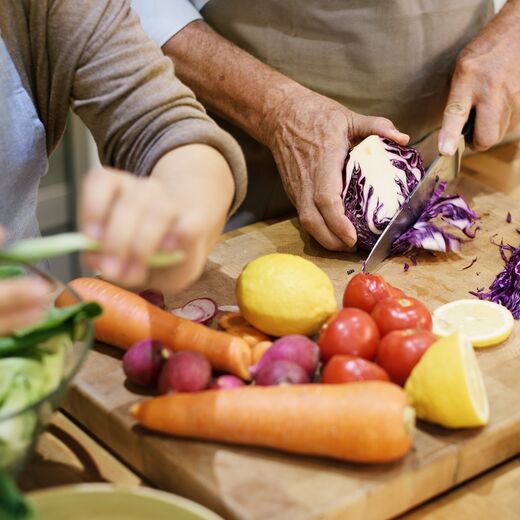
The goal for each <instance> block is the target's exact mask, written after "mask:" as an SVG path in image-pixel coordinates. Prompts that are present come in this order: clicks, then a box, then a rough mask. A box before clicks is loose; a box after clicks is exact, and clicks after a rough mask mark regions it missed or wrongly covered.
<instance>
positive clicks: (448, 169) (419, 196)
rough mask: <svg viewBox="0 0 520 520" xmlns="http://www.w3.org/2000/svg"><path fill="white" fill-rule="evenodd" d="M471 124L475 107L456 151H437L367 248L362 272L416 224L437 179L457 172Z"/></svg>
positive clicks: (372, 268) (469, 139)
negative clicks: (377, 236) (376, 238)
mask: <svg viewBox="0 0 520 520" xmlns="http://www.w3.org/2000/svg"><path fill="white" fill-rule="evenodd" d="M474 126H475V109H474V108H473V109H472V110H471V112H470V114H469V117H468V120H467V121H466V124H465V125H464V128H463V130H462V136H461V138H460V141H459V147H458V149H457V151H456V152H455V154H454V155H452V156H450V157H447V156H444V155H438V156H437V157H436V158H435V160H434V161H433V162H432V164H431V165H430V167H429V168H428V170H427V171H426V173H425V175H424V177H423V178H422V179H421V181H420V182H419V184H417V186H416V187H415V188H414V190H413V191H412V193H411V194H410V195H409V197H408V199H407V200H406V201H405V202H404V203H403V205H402V206H401V209H400V210H399V211H398V212H397V213H396V214H395V215H394V217H393V219H392V220H391V221H390V224H388V226H387V227H386V228H385V230H384V231H383V233H382V234H381V236H380V237H379V239H378V240H377V242H376V244H375V245H374V247H373V248H372V251H370V254H369V255H368V257H367V258H366V260H365V263H364V267H363V271H364V272H365V273H373V272H374V271H377V269H378V268H379V267H380V266H381V264H382V262H383V261H384V260H385V259H386V258H387V257H388V255H389V254H390V249H391V248H392V244H393V243H394V241H395V240H396V239H397V238H399V237H400V236H401V235H402V234H403V233H404V232H405V231H407V230H408V229H410V228H411V227H412V225H413V224H415V222H416V221H417V219H418V218H419V216H420V215H421V213H422V211H423V210H424V208H425V207H426V205H427V204H428V202H429V200H430V199H431V197H432V195H433V191H434V190H435V187H436V186H437V184H438V182H439V181H446V182H448V183H449V182H450V181H452V180H453V179H454V178H455V177H456V176H457V175H458V173H459V170H460V162H461V159H462V154H463V153H464V149H465V145H466V144H468V145H469V144H471V142H472V141H473V129H474Z"/></svg>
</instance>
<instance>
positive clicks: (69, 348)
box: [0, 261, 94, 479]
mask: <svg viewBox="0 0 520 520" xmlns="http://www.w3.org/2000/svg"><path fill="white" fill-rule="evenodd" d="M1 266H4V267H5V266H16V267H17V268H21V269H23V270H24V272H25V274H26V275H28V276H35V277H39V278H42V279H44V280H45V281H47V282H48V283H49V285H50V291H51V294H50V298H49V308H50V307H53V306H54V301H55V299H56V297H57V296H58V295H59V294H61V292H62V291H67V292H68V293H69V294H70V295H71V296H72V297H73V299H74V302H77V303H80V302H81V301H82V300H81V298H80V297H79V296H78V294H77V293H76V292H75V291H74V290H73V289H71V288H70V287H68V286H67V285H64V284H63V283H61V282H60V281H59V280H57V279H56V278H54V277H53V276H51V275H50V274H48V273H45V272H44V271H42V270H40V269H39V268H37V267H35V266H33V265H30V264H23V263H16V262H2V261H0V267H1ZM75 335H76V337H75V339H74V340H71V341H68V342H65V341H64V342H60V343H59V350H60V352H59V365H58V368H59V373H57V372H56V371H54V374H55V376H54V377H55V379H54V377H53V381H52V384H49V385H48V391H47V392H46V393H44V394H40V395H38V396H37V397H35V399H34V401H32V402H31V401H29V403H28V404H27V399H28V398H27V397H24V399H25V401H26V402H25V403H24V405H22V406H21V407H20V409H16V405H15V406H14V408H13V405H12V404H11V407H10V408H11V409H10V410H9V411H8V412H5V411H4V412H3V411H2V404H3V400H4V399H5V396H6V394H7V392H9V391H13V390H12V387H11V389H10V387H9V383H7V377H6V374H9V369H7V372H6V369H5V367H6V365H5V364H4V365H3V366H4V371H3V374H2V370H0V470H2V469H3V470H5V471H6V472H7V473H8V474H9V475H11V477H13V478H14V479H16V478H17V477H18V476H19V474H20V472H21V470H22V469H23V467H24V465H25V463H26V461H27V459H28V458H29V457H30V455H31V454H32V452H33V450H34V447H35V444H36V440H37V438H38V435H39V434H40V433H41V432H42V430H43V429H44V428H45V426H46V425H47V424H48V423H49V421H50V420H51V417H52V413H53V412H54V411H55V410H56V408H57V407H58V405H59V402H60V399H61V397H62V396H63V394H64V392H65V390H66V389H67V386H68V385H69V383H70V382H71V380H72V378H73V377H74V375H75V374H76V372H77V371H78V369H79V367H80V366H81V364H82V362H83V361H84V359H85V357H86V355H87V353H88V351H89V349H90V347H91V346H92V342H93V338H94V327H93V323H92V320H91V319H90V318H82V319H81V320H79V322H78V326H77V327H76V334H75ZM34 346H36V345H34ZM13 357H18V358H20V357H25V356H23V355H18V356H7V357H0V363H2V362H3V361H4V360H7V359H12V358H13ZM41 359H42V360H43V359H44V358H43V357H42V358H41ZM46 359H47V358H46ZM15 362H16V361H15ZM22 363H25V361H24V360H22ZM30 364H32V363H30ZM32 365H33V366H36V367H37V365H34V364H32ZM0 366H1V365H0ZM7 366H8V365H7ZM55 367H56V366H54V368H55ZM51 368H53V367H51ZM42 370H43V368H42ZM29 377H30V376H28V375H26V374H23V375H22V381H26V382H27V383H30V380H29V379H28V378H29ZM2 378H4V381H2ZM24 378H25V379H24ZM2 383H3V387H4V388H3V389H2ZM6 383H7V384H6ZM18 383H20V380H18ZM22 384H23V383H22ZM17 388H19V387H17ZM22 388H23V387H22ZM2 390H3V391H2ZM29 399H30V398H29ZM11 403H12V402H11Z"/></svg>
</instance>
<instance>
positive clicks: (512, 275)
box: [471, 244, 520, 320]
mask: <svg viewBox="0 0 520 520" xmlns="http://www.w3.org/2000/svg"><path fill="white" fill-rule="evenodd" d="M507 252H509V253H510V256H509V258H508V257H507ZM500 256H501V257H502V259H503V260H504V262H505V266H504V269H503V270H502V271H501V272H500V273H499V274H498V276H497V277H496V278H495V280H494V282H493V283H492V284H491V286H490V287H489V291H488V292H486V293H485V292H482V290H483V289H482V290H478V292H471V294H473V295H474V296H476V297H477V298H479V299H481V300H491V301H492V302H495V303H499V304H500V305H503V306H504V307H507V308H508V309H509V310H510V311H511V313H512V314H513V317H514V318H515V320H518V319H520V247H517V248H516V249H515V248H514V247H513V246H510V245H508V244H500Z"/></svg>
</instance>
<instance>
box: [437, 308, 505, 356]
mask: <svg viewBox="0 0 520 520" xmlns="http://www.w3.org/2000/svg"><path fill="white" fill-rule="evenodd" d="M513 324H514V318H513V315H512V314H511V312H510V311H509V310H508V309H506V308H505V307H504V306H502V305H499V304H498V303H493V302H489V301H486V300H455V301H454V302H450V303H447V304H446V305H441V306H440V307H439V308H437V309H435V311H434V312H433V332H434V333H435V334H437V336H449V335H450V334H453V333H454V332H456V331H459V332H462V333H464V334H465V335H466V336H467V337H468V338H469V340H470V341H471V343H472V344H473V346H474V347H490V346H492V345H497V344H498V343H502V341H505V340H506V339H507V338H508V337H509V335H510V334H511V332H512V331H513Z"/></svg>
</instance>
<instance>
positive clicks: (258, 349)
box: [251, 341, 273, 365]
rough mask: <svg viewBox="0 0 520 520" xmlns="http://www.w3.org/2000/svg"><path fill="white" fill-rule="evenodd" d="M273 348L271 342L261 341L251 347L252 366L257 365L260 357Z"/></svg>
mask: <svg viewBox="0 0 520 520" xmlns="http://www.w3.org/2000/svg"><path fill="white" fill-rule="evenodd" d="M272 346H273V342H272V341H261V342H260V343H257V344H256V345H255V346H254V347H253V359H252V360H251V361H252V362H253V365H255V364H256V363H258V362H259V361H260V359H261V358H262V356H263V355H264V354H265V353H266V352H267V351H268V350H269V349H270V348H271V347H272Z"/></svg>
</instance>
